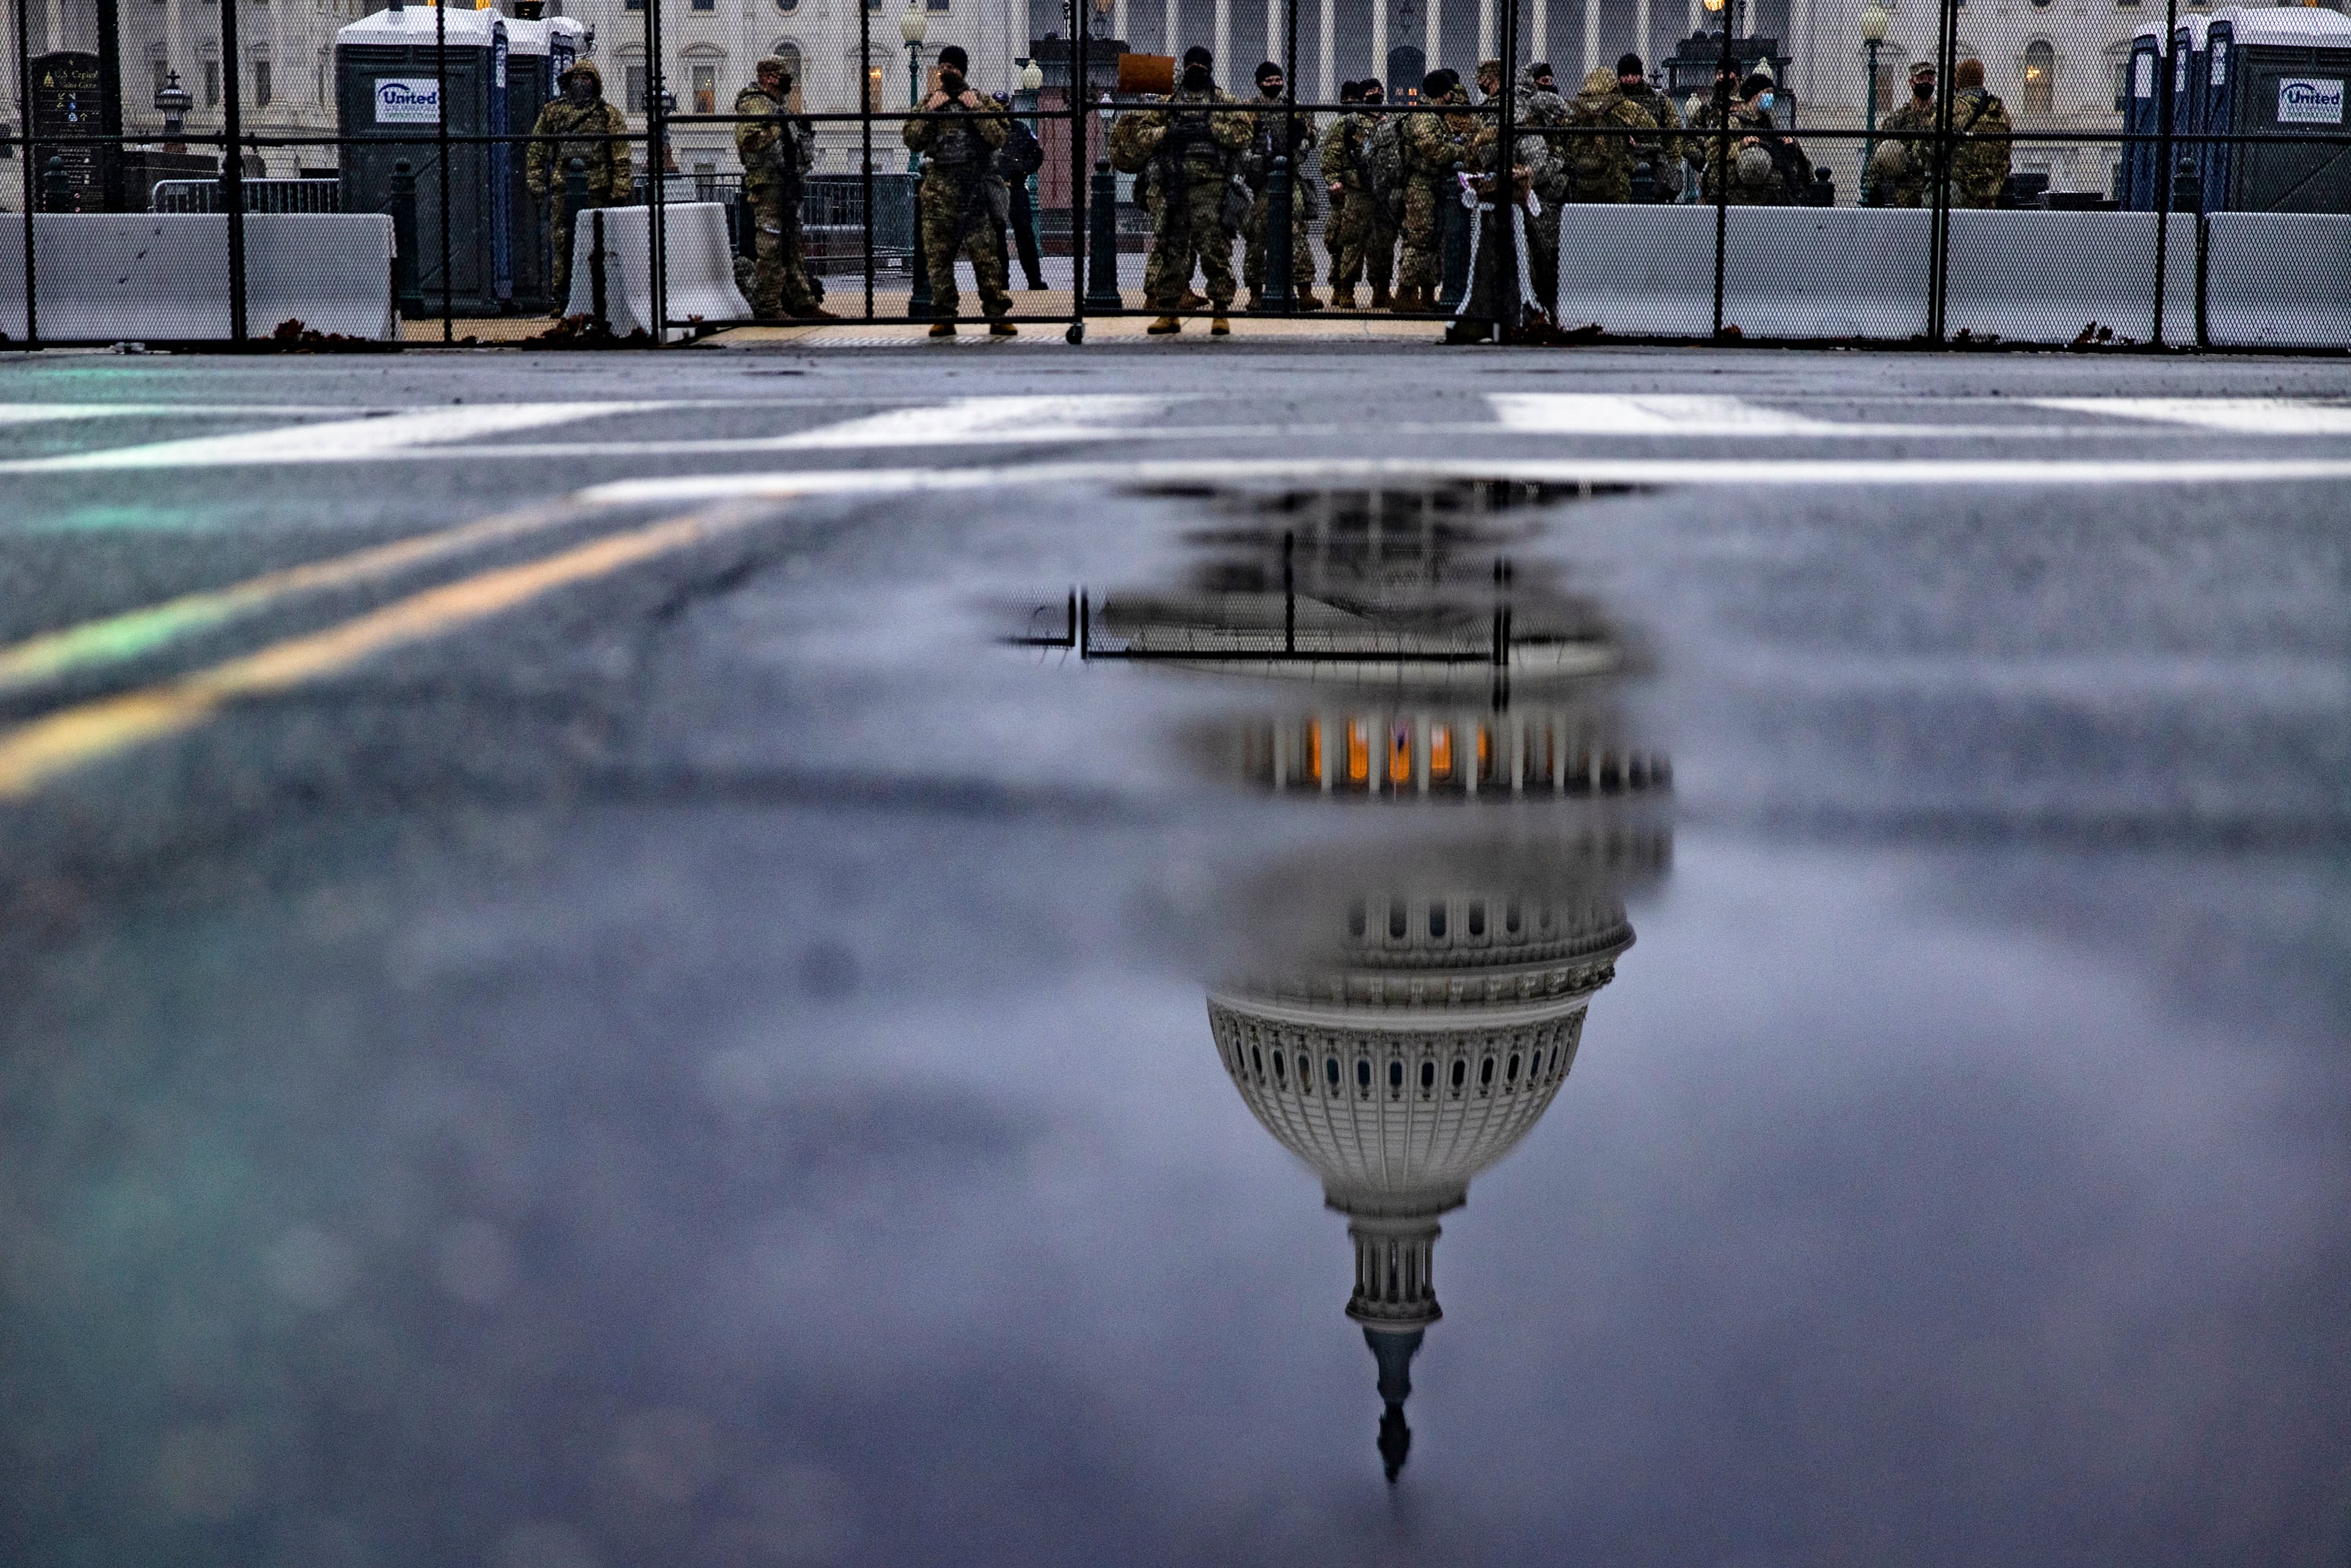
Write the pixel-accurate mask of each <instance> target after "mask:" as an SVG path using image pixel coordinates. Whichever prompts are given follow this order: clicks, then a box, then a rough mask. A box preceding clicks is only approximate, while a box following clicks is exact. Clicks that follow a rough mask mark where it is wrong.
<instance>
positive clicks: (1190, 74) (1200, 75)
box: [1184, 66, 1208, 92]
mask: <svg viewBox="0 0 2351 1568" xmlns="http://www.w3.org/2000/svg"><path fill="white" fill-rule="evenodd" d="M1184 90H1185V91H1186V92H1206V91H1207V90H1208V68H1207V67H1206V66H1186V67H1185V68H1184Z"/></svg>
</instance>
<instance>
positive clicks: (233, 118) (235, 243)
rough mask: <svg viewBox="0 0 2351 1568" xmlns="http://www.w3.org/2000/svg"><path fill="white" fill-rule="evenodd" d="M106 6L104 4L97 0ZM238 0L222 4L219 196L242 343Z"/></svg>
mask: <svg viewBox="0 0 2351 1568" xmlns="http://www.w3.org/2000/svg"><path fill="white" fill-rule="evenodd" d="M99 3H100V4H101V5H102V4H105V3H106V0H99ZM236 10H237V0H221V6H220V22H221V76H222V78H223V80H222V84H221V86H222V94H223V96H222V99H221V194H222V195H223V196H224V197H225V198H226V200H225V201H224V202H223V204H222V205H223V206H224V208H225V210H226V212H227V214H228V335H229V338H230V339H231V340H232V341H235V342H239V343H242V342H244V341H245V340H246V325H247V323H246V319H245V151H244V145H243V143H244V140H245V56H244V52H243V50H242V49H241V48H240V47H239V46H238V44H237V41H236Z"/></svg>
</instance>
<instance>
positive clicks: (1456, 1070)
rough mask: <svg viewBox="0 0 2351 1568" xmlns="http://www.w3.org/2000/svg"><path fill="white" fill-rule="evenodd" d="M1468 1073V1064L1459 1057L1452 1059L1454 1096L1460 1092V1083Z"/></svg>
mask: <svg viewBox="0 0 2351 1568" xmlns="http://www.w3.org/2000/svg"><path fill="white" fill-rule="evenodd" d="M1468 1072H1469V1063H1468V1062H1467V1061H1463V1060H1462V1059H1461V1058H1460V1057H1458V1056H1457V1057H1455V1058H1454V1059H1453V1092H1455V1093H1456V1094H1458V1093H1460V1092H1461V1081H1462V1079H1463V1078H1465V1077H1467V1076H1468Z"/></svg>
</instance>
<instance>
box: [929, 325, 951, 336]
mask: <svg viewBox="0 0 2351 1568" xmlns="http://www.w3.org/2000/svg"><path fill="white" fill-rule="evenodd" d="M931 336H932V337H934V338H952V337H954V336H955V323H954V322H952V321H934V322H932V323H931Z"/></svg>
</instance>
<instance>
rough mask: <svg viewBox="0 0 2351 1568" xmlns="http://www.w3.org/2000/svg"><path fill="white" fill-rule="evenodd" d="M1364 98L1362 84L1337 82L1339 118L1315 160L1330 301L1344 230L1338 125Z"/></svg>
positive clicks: (1335, 293) (1335, 289)
mask: <svg viewBox="0 0 2351 1568" xmlns="http://www.w3.org/2000/svg"><path fill="white" fill-rule="evenodd" d="M1363 101H1364V90H1363V84H1362V83H1361V82H1355V81H1343V82H1341V83H1340V84H1339V103H1340V105H1341V112H1340V115H1339V118H1338V119H1337V120H1332V122H1331V135H1330V137H1329V139H1327V140H1326V141H1324V142H1323V143H1322V156H1321V157H1320V158H1318V159H1316V160H1315V162H1316V165H1317V167H1318V169H1319V171H1320V174H1319V177H1320V178H1321V180H1322V248H1323V249H1324V250H1326V251H1328V252H1330V255H1331V266H1330V272H1329V276H1327V277H1325V278H1324V279H1323V281H1324V282H1325V283H1328V284H1329V285H1330V286H1331V297H1332V298H1331V302H1332V304H1333V305H1336V304H1337V303H1338V295H1339V246H1340V241H1341V240H1342V238H1343V236H1344V235H1345V234H1346V229H1347V186H1346V183H1345V182H1344V181H1343V180H1341V179H1340V178H1339V176H1338V174H1337V173H1336V172H1335V171H1336V170H1337V168H1338V164H1337V162H1335V160H1336V158H1337V156H1338V152H1337V148H1338V137H1339V128H1340V127H1341V126H1343V125H1344V124H1346V123H1347V121H1349V120H1353V118H1354V106H1355V105H1357V104H1359V103H1361V102H1363Z"/></svg>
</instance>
